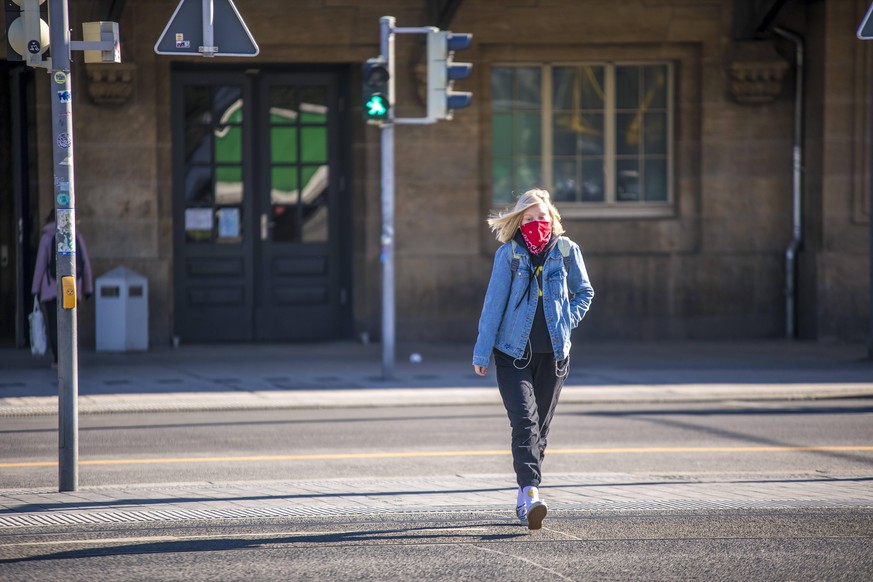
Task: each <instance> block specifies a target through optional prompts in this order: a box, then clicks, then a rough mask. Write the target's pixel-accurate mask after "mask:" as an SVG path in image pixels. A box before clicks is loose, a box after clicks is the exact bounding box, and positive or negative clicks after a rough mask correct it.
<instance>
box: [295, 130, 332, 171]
mask: <svg viewBox="0 0 873 582" xmlns="http://www.w3.org/2000/svg"><path fill="white" fill-rule="evenodd" d="M300 137H301V138H302V143H301V144H300V147H301V148H302V150H303V152H302V161H303V162H320V163H326V162H327V128H326V127H304V128H301V129H300Z"/></svg>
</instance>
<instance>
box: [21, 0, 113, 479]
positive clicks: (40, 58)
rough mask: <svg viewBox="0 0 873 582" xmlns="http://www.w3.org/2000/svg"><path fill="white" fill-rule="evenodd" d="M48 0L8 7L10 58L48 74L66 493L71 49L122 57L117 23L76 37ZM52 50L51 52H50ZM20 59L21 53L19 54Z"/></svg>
mask: <svg viewBox="0 0 873 582" xmlns="http://www.w3.org/2000/svg"><path fill="white" fill-rule="evenodd" d="M45 1H46V0H14V4H15V5H16V6H18V7H19V9H20V16H18V17H17V18H16V15H15V13H14V11H10V10H9V7H7V20H8V24H9V35H8V42H9V49H10V50H9V53H8V54H9V55H10V57H11V58H12V59H13V60H15V59H17V60H22V61H25V62H26V63H27V65H28V66H31V67H40V68H45V69H46V70H47V71H48V73H49V83H50V84H51V90H50V92H49V99H50V100H51V115H52V123H51V126H52V168H53V170H54V172H53V173H54V189H53V193H54V209H55V224H56V225H57V232H56V234H55V241H56V246H55V248H54V249H52V250H51V252H53V253H56V258H57V260H56V264H57V266H56V271H55V273H53V275H54V276H55V279H56V280H57V281H58V282H60V285H59V296H58V298H57V319H58V332H57V333H58V342H57V346H58V353H57V354H56V356H57V359H58V481H59V490H60V491H76V490H77V489H78V487H79V466H78V463H79V417H78V402H77V400H78V396H79V370H78V341H77V330H76V327H77V319H76V314H77V311H76V304H77V297H76V275H77V274H76V197H75V188H74V166H73V92H72V88H71V77H70V50H79V51H85V53H84V54H85V58H84V60H85V62H109V63H118V62H121V54H120V51H119V43H118V24H116V23H114V22H86V23H84V24H83V32H84V34H83V36H84V38H85V40H84V41H71V40H70V23H69V14H68V10H67V0H48V20H49V22H48V23H46V22H45V21H44V20H43V19H42V14H41V9H40V7H41V5H42V4H44V3H45ZM49 49H50V50H51V55H50V56H49V57H46V56H45V54H46V52H47V51H48V50H49ZM19 57H20V58H19Z"/></svg>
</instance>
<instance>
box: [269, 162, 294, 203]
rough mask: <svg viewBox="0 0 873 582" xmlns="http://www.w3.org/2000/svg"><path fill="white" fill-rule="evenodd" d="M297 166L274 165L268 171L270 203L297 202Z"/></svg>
mask: <svg viewBox="0 0 873 582" xmlns="http://www.w3.org/2000/svg"><path fill="white" fill-rule="evenodd" d="M297 198H298V196H297V168H293V167H292V168H287V167H276V168H273V169H272V170H271V171H270V203H271V204H274V205H276V204H296V203H297Z"/></svg>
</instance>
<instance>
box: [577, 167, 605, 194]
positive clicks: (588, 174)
mask: <svg viewBox="0 0 873 582" xmlns="http://www.w3.org/2000/svg"><path fill="white" fill-rule="evenodd" d="M581 165H582V184H581V190H582V202H603V201H604V200H605V199H606V185H605V180H606V176H605V171H606V166H605V165H604V163H603V159H602V158H601V159H597V160H582V164H581Z"/></svg>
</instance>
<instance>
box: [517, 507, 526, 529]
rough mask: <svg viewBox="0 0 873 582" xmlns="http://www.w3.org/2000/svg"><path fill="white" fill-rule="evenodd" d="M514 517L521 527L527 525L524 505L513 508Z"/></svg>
mask: <svg viewBox="0 0 873 582" xmlns="http://www.w3.org/2000/svg"><path fill="white" fill-rule="evenodd" d="M515 515H517V516H518V522H519V523H520V524H521V525H527V509H526V508H525V506H524V505H516V506H515Z"/></svg>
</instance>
